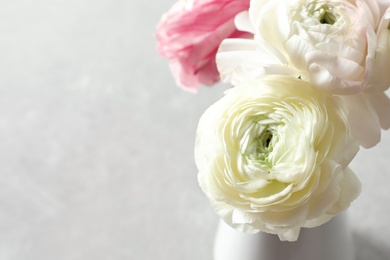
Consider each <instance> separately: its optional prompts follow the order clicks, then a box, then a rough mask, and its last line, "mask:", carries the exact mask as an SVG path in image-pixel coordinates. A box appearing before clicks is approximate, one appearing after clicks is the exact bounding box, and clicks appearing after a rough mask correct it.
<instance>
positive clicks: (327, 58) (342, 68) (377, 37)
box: [217, 0, 390, 148]
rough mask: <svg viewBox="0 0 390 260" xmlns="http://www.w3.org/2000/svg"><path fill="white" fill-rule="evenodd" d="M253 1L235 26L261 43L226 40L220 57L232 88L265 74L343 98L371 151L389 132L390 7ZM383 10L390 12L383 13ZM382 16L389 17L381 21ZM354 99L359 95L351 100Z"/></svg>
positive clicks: (329, 0) (356, 0)
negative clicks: (304, 82)
mask: <svg viewBox="0 0 390 260" xmlns="http://www.w3.org/2000/svg"><path fill="white" fill-rule="evenodd" d="M380 6H381V10H378V5H377V2H376V1H371V0H366V1H363V0H353V1H336V0H323V1H313V0H308V1H297V0H273V1H261V0H252V1H251V7H250V15H249V14H248V12H242V13H240V14H239V15H238V16H237V17H236V25H237V27H238V28H240V29H241V30H244V31H248V32H249V31H251V32H252V33H254V39H226V40H224V41H223V42H222V44H221V46H220V49H219V51H218V54H217V65H218V69H219V70H220V73H221V77H222V80H223V81H225V82H230V83H232V84H233V85H236V84H240V83H241V82H245V81H246V80H248V79H255V78H256V77H258V76H261V75H264V74H286V75H294V76H295V77H301V78H302V79H304V80H307V81H310V82H311V83H313V84H314V85H315V86H317V87H319V88H322V89H324V90H327V91H329V92H332V93H336V94H342V95H343V97H342V98H343V100H344V102H345V104H346V106H347V110H348V119H349V121H350V125H351V129H352V130H351V131H352V133H353V135H354V137H355V138H356V139H357V140H358V141H359V144H360V145H362V146H363V147H365V148H370V147H373V146H375V145H376V144H377V143H378V142H379V141H380V139H381V129H388V128H389V127H390V113H389V111H390V101H389V98H388V97H387V96H386V94H385V93H384V91H385V90H386V89H388V87H389V86H390V73H389V68H390V43H389V42H390V40H389V37H390V36H389V35H390V29H389V23H390V21H389V17H390V11H387V12H386V9H387V8H388V7H389V6H390V1H388V0H386V1H383V0H382V1H381V3H380ZM383 9H384V10H383ZM379 11H380V12H381V13H382V14H383V13H385V14H384V15H383V16H382V18H381V21H380V23H379V26H377V24H378V20H379V18H380V15H379ZM344 94H353V95H344Z"/></svg>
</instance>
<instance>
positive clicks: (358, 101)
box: [340, 93, 381, 148]
mask: <svg viewBox="0 0 390 260" xmlns="http://www.w3.org/2000/svg"><path fill="white" fill-rule="evenodd" d="M340 98H341V99H342V100H343V102H344V103H345V105H346V106H347V109H348V121H349V123H350V126H351V132H352V136H353V137H354V138H356V139H357V140H358V142H359V143H360V145H362V146H363V147H365V148H370V147H373V146H375V145H376V144H377V143H378V142H379V141H380V139H381V126H380V122H379V118H378V115H377V114H376V111H375V109H374V107H373V106H372V104H371V102H370V100H367V97H366V96H365V95H364V93H359V94H356V95H345V96H341V97H340Z"/></svg>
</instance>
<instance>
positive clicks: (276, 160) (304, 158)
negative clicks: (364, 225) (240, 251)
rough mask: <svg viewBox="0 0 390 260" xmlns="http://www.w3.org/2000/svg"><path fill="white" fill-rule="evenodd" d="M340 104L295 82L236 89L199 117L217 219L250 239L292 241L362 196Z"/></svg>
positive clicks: (207, 187)
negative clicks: (268, 236)
mask: <svg viewBox="0 0 390 260" xmlns="http://www.w3.org/2000/svg"><path fill="white" fill-rule="evenodd" d="M347 114H348V111H346V110H344V105H343V102H342V100H341V99H340V98H338V97H336V96H334V95H331V94H329V93H327V92H324V91H321V90H319V89H317V88H315V87H313V86H312V85H311V84H309V83H307V82H305V81H303V80H300V79H297V78H294V77H291V76H269V77H265V78H261V79H257V80H254V81H250V82H246V83H245V84H242V85H239V86H236V87H234V88H233V89H231V90H229V91H228V92H227V93H226V95H225V96H224V97H223V98H222V99H221V100H219V101H218V102H216V103H215V104H214V105H212V106H211V107H210V108H209V109H208V110H207V111H206V112H205V113H204V114H203V116H202V117H201V119H200V122H199V125H198V129H197V136H196V145H195V161H196V164H197V167H198V170H199V174H198V180H199V184H200V186H201V188H202V190H203V191H204V192H205V194H206V195H207V197H208V198H209V199H210V201H211V204H212V206H213V208H214V209H215V211H216V212H217V214H218V215H219V216H220V217H221V218H222V219H223V220H224V221H225V222H226V223H227V224H229V225H230V226H232V227H234V228H236V229H239V230H243V231H245V232H248V233H253V232H257V231H264V232H268V233H272V234H278V235H279V237H280V239H281V240H289V241H294V240H296V239H297V237H298V234H299V230H300V228H301V227H313V226H318V225H321V224H323V223H324V222H326V221H328V220H329V219H330V218H331V217H332V216H334V215H335V214H337V213H339V212H340V211H342V210H344V209H346V208H347V207H348V206H349V204H350V203H351V201H352V200H354V199H355V198H356V197H357V195H358V194H359V192H360V183H359V181H358V180H357V178H356V176H355V175H354V174H353V172H352V171H351V170H350V169H348V164H349V163H350V161H351V160H352V159H353V158H354V156H355V155H356V153H357V151H358V149H359V146H358V143H357V142H356V141H355V140H354V138H353V136H352V134H351V130H350V128H349V124H348V119H347V117H348V115H347Z"/></svg>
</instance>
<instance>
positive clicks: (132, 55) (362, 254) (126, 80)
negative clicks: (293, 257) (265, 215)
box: [0, 0, 390, 260]
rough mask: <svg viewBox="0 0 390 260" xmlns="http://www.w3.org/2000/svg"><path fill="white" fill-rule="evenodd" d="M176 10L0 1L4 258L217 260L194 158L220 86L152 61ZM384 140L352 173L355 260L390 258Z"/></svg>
mask: <svg viewBox="0 0 390 260" xmlns="http://www.w3.org/2000/svg"><path fill="white" fill-rule="evenodd" d="M173 2H174V1H173V0H164V1H152V2H151V1H135V0H126V1H125V0H15V1H5V0H0V260H35V259H36V260H38V259H39V260H52V259H56V260H86V259H93V260H101V259H102V260H103V259H113V260H114V259H115V260H122V259H170V260H175V259H177V260H183V259H186V260H191V259H194V260H195V259H197V260H200V259H202V260H207V259H211V255H212V254H211V252H212V243H213V236H214V233H215V230H216V227H217V223H218V218H217V217H216V215H215V214H214V213H213V211H212V209H211V208H210V205H209V203H208V201H207V199H206V198H205V196H204V195H203V194H202V192H201V191H200V189H199V187H198V184H197V179H196V173H197V170H196V167H195V164H194V161H193V148H194V136H195V129H196V125H197V121H198V119H199V117H200V115H201V114H202V113H203V111H204V110H205V109H206V108H207V107H208V106H209V105H210V104H212V103H213V102H215V101H216V100H217V99H218V98H219V97H221V96H222V93H223V91H224V90H225V89H226V86H224V85H219V86H216V87H214V88H202V89H201V91H200V92H199V93H198V94H196V95H194V94H190V93H188V92H185V91H183V90H181V89H179V88H178V87H176V86H175V83H174V80H173V78H172V76H171V75H170V72H169V69H168V65H167V61H166V60H164V59H163V58H161V57H160V56H159V55H158V54H157V53H156V51H155V46H156V42H155V39H154V37H153V34H154V30H155V25H156V23H157V22H158V20H159V18H160V16H161V15H162V13H164V12H165V11H167V10H168V8H169V7H170V6H171V4H172V3H173ZM389 145H390V134H389V132H385V133H384V134H383V141H382V142H381V143H380V144H379V145H378V146H376V147H375V148H373V149H371V150H362V151H361V152H360V153H359V155H358V156H357V158H356V159H355V160H354V161H353V163H352V168H353V169H354V171H355V172H356V173H357V175H358V176H359V178H360V179H361V181H362V183H363V192H362V194H361V196H360V197H359V198H358V200H357V201H356V202H355V203H354V204H353V205H352V207H351V208H350V210H349V218H350V225H351V226H352V228H353V232H354V238H355V244H356V245H357V246H358V249H357V250H358V259H361V260H366V259H379V260H385V259H390V249H389V248H390V240H389V239H388V237H389V235H390V225H389V224H388V215H389V214H390V192H389V184H390V172H389V170H390V166H389V165H388V162H389V152H390V148H389Z"/></svg>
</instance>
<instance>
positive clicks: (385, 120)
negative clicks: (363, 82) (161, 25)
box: [365, 73, 390, 129]
mask: <svg viewBox="0 0 390 260" xmlns="http://www.w3.org/2000/svg"><path fill="white" fill-rule="evenodd" d="M388 74H390V73H388ZM365 96H366V97H367V98H368V99H369V101H370V103H371V105H372V106H373V108H374V109H375V112H376V114H377V116H378V118H379V122H380V126H381V128H382V129H389V128H390V99H389V97H388V96H387V95H386V93H384V92H374V93H367V92H365Z"/></svg>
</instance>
